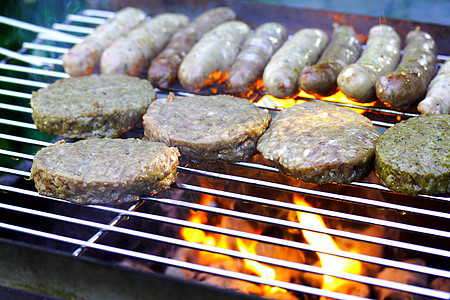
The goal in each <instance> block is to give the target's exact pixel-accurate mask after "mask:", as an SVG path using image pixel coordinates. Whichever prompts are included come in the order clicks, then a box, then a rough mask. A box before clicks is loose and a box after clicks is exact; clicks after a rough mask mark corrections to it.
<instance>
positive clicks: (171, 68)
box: [148, 7, 236, 88]
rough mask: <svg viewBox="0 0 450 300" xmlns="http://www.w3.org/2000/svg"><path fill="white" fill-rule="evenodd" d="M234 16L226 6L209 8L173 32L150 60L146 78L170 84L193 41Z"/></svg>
mask: <svg viewBox="0 0 450 300" xmlns="http://www.w3.org/2000/svg"><path fill="white" fill-rule="evenodd" d="M235 18H236V14H235V12H234V11H233V10H231V9H230V8H228V7H218V8H214V9H210V10H208V11H206V12H204V13H202V14H201V15H199V16H198V17H197V18H196V19H195V20H194V21H192V22H191V23H190V24H189V25H188V26H186V27H185V28H183V29H181V30H179V31H178V32H177V33H175V34H174V35H173V37H172V38H171V40H170V42H169V44H168V45H167V46H166V48H164V50H163V51H162V52H161V53H159V54H158V56H157V57H156V58H155V59H153V60H152V62H151V64H150V68H149V70H148V80H149V81H150V82H151V83H152V84H153V85H154V86H158V87H161V88H168V87H169V86H171V85H172V84H173V83H175V81H176V79H177V71H178V67H179V66H180V64H181V61H182V60H183V58H184V56H185V55H186V54H187V53H188V52H189V50H191V48H192V47H193V46H194V45H195V43H197V42H198V41H199V40H200V38H201V37H202V36H203V35H204V34H205V33H207V32H208V31H210V30H211V29H213V28H214V27H216V26H218V25H220V24H222V23H223V22H226V21H230V20H234V19H235Z"/></svg>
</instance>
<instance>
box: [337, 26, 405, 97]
mask: <svg viewBox="0 0 450 300" xmlns="http://www.w3.org/2000/svg"><path fill="white" fill-rule="evenodd" d="M400 45H401V39H400V36H399V35H398V33H397V32H396V31H395V29H394V28H393V27H391V26H389V25H385V24H381V25H375V26H373V27H372V28H370V31H369V37H368V38H367V44H366V48H365V49H364V51H363V52H362V53H361V57H360V58H359V59H358V60H357V61H356V62H355V63H353V64H351V65H348V66H347V67H345V68H344V69H343V70H342V71H341V73H339V75H338V78H337V83H338V86H339V89H340V90H341V91H342V93H344V95H346V96H347V97H349V98H350V99H353V100H355V101H358V102H372V101H374V100H376V97H377V95H376V92H375V83H376V81H377V79H378V77H380V76H381V75H383V74H385V73H387V72H391V71H392V70H394V69H395V67H396V66H397V64H398V61H399V59H400Z"/></svg>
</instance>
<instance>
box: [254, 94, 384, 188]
mask: <svg viewBox="0 0 450 300" xmlns="http://www.w3.org/2000/svg"><path fill="white" fill-rule="evenodd" d="M378 136H379V133H378V131H377V130H376V129H375V127H374V126H373V124H372V122H371V121H370V120H369V119H368V118H366V117H364V116H362V115H360V114H358V113H356V112H354V111H352V110H350V109H346V108H341V107H338V106H336V105H333V104H327V103H320V102H305V103H303V104H298V105H294V106H291V107H289V108H286V109H284V110H283V111H281V112H280V113H279V114H278V115H277V116H276V117H275V118H274V119H273V121H272V124H271V125H270V127H269V128H268V129H267V131H266V132H265V133H264V134H263V135H262V137H261V138H260V140H259V142H258V146H257V149H258V151H260V152H261V154H262V155H263V156H264V158H266V159H268V160H270V161H271V162H272V163H273V164H274V165H275V166H276V167H278V168H279V169H280V171H281V172H283V173H285V174H288V175H291V176H293V177H295V178H297V179H301V180H303V181H305V182H312V183H325V182H337V183H344V182H351V181H353V180H355V179H358V178H363V177H364V176H366V175H367V174H368V172H369V171H370V169H371V167H372V162H373V156H374V153H375V143H376V140H377V138H378Z"/></svg>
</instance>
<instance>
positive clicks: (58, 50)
mask: <svg viewBox="0 0 450 300" xmlns="http://www.w3.org/2000/svg"><path fill="white" fill-rule="evenodd" d="M22 47H23V48H25V49H31V50H42V51H48V52H55V53H61V54H63V53H66V52H68V51H69V49H68V48H63V47H56V46H50V45H45V44H36V43H29V42H23V43H22ZM63 74H65V75H69V74H67V73H63Z"/></svg>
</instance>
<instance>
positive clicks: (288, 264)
mask: <svg viewBox="0 0 450 300" xmlns="http://www.w3.org/2000/svg"><path fill="white" fill-rule="evenodd" d="M0 208H3V209H13V210H15V211H19V212H24V213H27V214H34V215H35V214H37V215H39V216H41V217H45V218H55V217H56V218H57V219H58V220H61V221H64V222H70V223H75V224H79V225H83V226H88V227H94V228H99V229H102V230H107V231H113V232H118V233H123V234H127V235H130V234H131V235H136V236H139V237H141V238H145V239H151V240H155V241H158V242H163V243H166V244H172V245H177V246H180V247H188V248H192V249H197V250H201V251H208V252H210V253H217V254H223V255H227V256H230V257H234V258H240V259H249V260H254V261H258V262H261V263H266V264H270V265H275V266H280V267H284V268H289V269H294V270H298V271H305V272H311V273H316V274H321V275H329V276H333V277H338V278H342V279H347V280H352V281H356V282H362V283H365V284H370V285H377V286H381V287H386V288H393V289H397V290H401V291H406V292H410V293H416V294H421V295H427V296H428V294H426V292H428V289H424V288H422V287H417V286H413V285H409V284H403V283H397V282H392V281H386V280H382V279H377V278H371V277H367V276H364V275H355V274H351V273H345V272H341V271H334V270H327V269H323V268H320V267H316V266H310V265H305V264H302V263H297V262H293V261H286V260H283V259H277V258H271V257H266V256H261V255H256V254H251V253H245V252H240V251H236V250H230V249H225V248H219V247H215V246H209V245H203V244H198V243H194V242H189V241H185V240H180V239H176V238H170V237H165V236H159V235H156V234H151V233H146V232H141V231H136V230H132V229H128V228H122V227H115V226H111V225H105V224H102V223H97V222H92V221H86V220H81V219H76V218H73V217H67V216H61V215H55V214H52V213H47V212H42V211H36V210H33V209H27V208H22V207H17V206H13V205H9V204H2V203H0ZM0 224H1V223H0ZM86 244H88V245H93V244H94V243H89V242H86ZM83 246H84V245H83ZM424 293H425V294H424Z"/></svg>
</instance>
